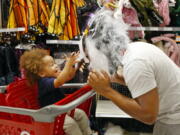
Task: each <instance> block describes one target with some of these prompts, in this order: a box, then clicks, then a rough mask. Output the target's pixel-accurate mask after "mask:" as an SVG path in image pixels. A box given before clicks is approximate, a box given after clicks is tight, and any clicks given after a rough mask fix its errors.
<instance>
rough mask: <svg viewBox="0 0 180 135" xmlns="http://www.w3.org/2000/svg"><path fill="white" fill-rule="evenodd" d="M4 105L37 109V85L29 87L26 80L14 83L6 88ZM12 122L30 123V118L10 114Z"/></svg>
mask: <svg viewBox="0 0 180 135" xmlns="http://www.w3.org/2000/svg"><path fill="white" fill-rule="evenodd" d="M6 91H7V95H6V104H7V106H11V107H18V108H27V109H39V108H40V107H39V104H38V98H37V85H34V86H29V85H28V83H27V80H26V79H21V80H18V81H15V82H13V83H11V84H9V85H8V86H7V89H6ZM11 116H12V119H13V120H17V121H23V122H30V121H32V118H31V117H29V116H23V115H18V114H11Z"/></svg>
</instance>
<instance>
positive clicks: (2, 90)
mask: <svg viewBox="0 0 180 135" xmlns="http://www.w3.org/2000/svg"><path fill="white" fill-rule="evenodd" d="M84 85H86V83H66V84H63V85H62V86H60V88H80V87H83V86H84ZM7 86H8V85H4V86H0V93H5V92H6V88H7Z"/></svg>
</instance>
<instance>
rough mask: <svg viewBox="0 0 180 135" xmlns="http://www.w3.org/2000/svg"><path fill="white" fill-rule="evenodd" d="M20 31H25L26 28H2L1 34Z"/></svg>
mask: <svg viewBox="0 0 180 135" xmlns="http://www.w3.org/2000/svg"><path fill="white" fill-rule="evenodd" d="M20 31H25V28H24V27H19V28H10V29H9V28H2V29H0V33H2V32H20Z"/></svg>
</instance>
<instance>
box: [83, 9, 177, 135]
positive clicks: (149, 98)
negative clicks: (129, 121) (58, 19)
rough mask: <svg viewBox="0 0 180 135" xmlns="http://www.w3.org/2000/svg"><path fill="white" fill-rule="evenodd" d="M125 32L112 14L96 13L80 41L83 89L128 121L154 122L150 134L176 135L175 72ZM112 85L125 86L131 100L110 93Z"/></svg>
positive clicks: (156, 53) (167, 61)
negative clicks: (86, 69) (85, 65)
mask: <svg viewBox="0 0 180 135" xmlns="http://www.w3.org/2000/svg"><path fill="white" fill-rule="evenodd" d="M120 20H121V19H120ZM126 31H127V26H126V25H125V24H124V23H123V22H120V21H119V20H118V19H117V18H116V19H115V18H114V13H113V11H110V10H106V9H101V11H99V12H97V14H95V16H94V18H93V19H91V24H90V30H89V33H88V35H86V37H85V38H84V39H83V41H84V42H83V46H84V47H85V48H84V52H85V53H84V57H86V59H88V60H89V62H90V69H92V71H91V72H90V73H89V77H88V84H89V85H90V86H92V87H93V89H94V90H95V91H96V92H97V93H99V94H101V95H102V96H104V97H106V98H108V99H110V100H112V101H113V102H114V103H115V104H116V105H117V106H118V107H119V108H121V109H122V110H123V111H124V112H126V113H127V114H129V115H131V116H132V117H133V118H135V119H137V120H139V121H141V122H143V123H146V124H154V123H155V126H154V131H153V134H154V135H180V98H179V97H180V69H179V68H178V67H177V66H176V65H175V64H174V63H173V61H172V60H170V59H169V58H168V56H166V55H165V53H163V52H162V51H161V50H160V49H159V48H157V47H155V46H154V45H151V44H148V43H144V42H134V43H130V42H129V38H128V36H127V34H126ZM81 51H82V48H81ZM118 67H119V69H120V70H118ZM112 81H116V82H118V83H120V84H123V85H127V87H128V88H129V90H130V92H131V94H132V97H133V98H128V97H126V96H123V95H122V94H120V93H118V92H117V91H115V90H114V89H113V88H111V86H110V82H112Z"/></svg>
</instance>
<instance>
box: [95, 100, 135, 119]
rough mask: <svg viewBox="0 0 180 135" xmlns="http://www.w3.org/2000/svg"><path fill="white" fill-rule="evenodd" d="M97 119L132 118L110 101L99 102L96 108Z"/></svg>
mask: <svg viewBox="0 0 180 135" xmlns="http://www.w3.org/2000/svg"><path fill="white" fill-rule="evenodd" d="M96 117H97V118H104V117H105V118H132V117H131V116H129V115H128V114H126V113H125V112H123V111H122V110H121V109H120V108H119V107H117V106H116V105H115V104H114V103H113V102H112V101H110V100H98V101H97V106H96Z"/></svg>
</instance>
